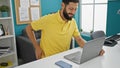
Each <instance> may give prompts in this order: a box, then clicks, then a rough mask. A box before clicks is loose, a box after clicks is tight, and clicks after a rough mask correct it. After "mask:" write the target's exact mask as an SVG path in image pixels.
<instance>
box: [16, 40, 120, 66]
mask: <svg viewBox="0 0 120 68" xmlns="http://www.w3.org/2000/svg"><path fill="white" fill-rule="evenodd" d="M103 49H104V50H105V54H104V55H103V56H99V57H96V58H94V59H92V60H90V61H87V62H85V63H83V64H80V65H78V64H75V63H73V62H71V61H69V60H66V59H64V58H63V56H64V55H67V54H70V53H73V52H76V51H80V50H82V49H81V48H79V47H78V48H74V49H71V50H68V51H65V52H62V53H59V54H56V55H53V56H50V57H46V58H43V59H40V60H37V61H33V62H30V63H27V64H23V65H21V66H17V67H15V68H59V67H58V66H57V65H55V62H57V61H59V60H63V61H65V62H67V63H69V64H72V66H73V68H119V67H120V41H119V42H118V44H117V45H116V46H114V47H107V46H104V47H103Z"/></svg>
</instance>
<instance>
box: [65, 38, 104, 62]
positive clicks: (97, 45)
mask: <svg viewBox="0 0 120 68" xmlns="http://www.w3.org/2000/svg"><path fill="white" fill-rule="evenodd" d="M104 41H105V37H100V38H96V39H93V40H90V41H88V42H87V43H85V45H84V47H83V50H82V52H80V51H78V52H75V53H71V54H68V55H65V56H64V58H65V59H67V60H70V61H72V62H74V63H77V64H82V63H84V62H86V61H88V60H90V59H93V58H95V57H97V56H99V53H100V51H101V49H102V47H103V44H104Z"/></svg>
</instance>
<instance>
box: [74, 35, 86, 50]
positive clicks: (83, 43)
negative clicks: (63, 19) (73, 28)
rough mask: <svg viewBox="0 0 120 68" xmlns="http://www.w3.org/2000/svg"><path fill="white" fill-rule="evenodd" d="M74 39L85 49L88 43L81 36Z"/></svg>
mask: <svg viewBox="0 0 120 68" xmlns="http://www.w3.org/2000/svg"><path fill="white" fill-rule="evenodd" d="M74 38H75V40H76V41H77V43H78V45H79V46H80V47H82V48H83V46H84V45H85V42H86V41H85V40H84V39H83V38H82V37H81V36H77V37H74Z"/></svg>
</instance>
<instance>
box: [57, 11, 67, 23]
mask: <svg viewBox="0 0 120 68" xmlns="http://www.w3.org/2000/svg"><path fill="white" fill-rule="evenodd" d="M59 13H60V17H61V18H62V19H63V20H64V21H65V22H68V20H67V19H65V17H64V16H63V11H62V10H60V12H59Z"/></svg>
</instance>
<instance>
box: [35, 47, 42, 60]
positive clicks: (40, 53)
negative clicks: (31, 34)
mask: <svg viewBox="0 0 120 68" xmlns="http://www.w3.org/2000/svg"><path fill="white" fill-rule="evenodd" d="M42 53H43V50H42V49H41V48H40V47H37V48H36V49H35V55H36V59H41V58H42Z"/></svg>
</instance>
